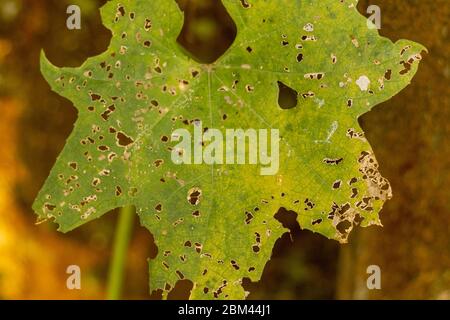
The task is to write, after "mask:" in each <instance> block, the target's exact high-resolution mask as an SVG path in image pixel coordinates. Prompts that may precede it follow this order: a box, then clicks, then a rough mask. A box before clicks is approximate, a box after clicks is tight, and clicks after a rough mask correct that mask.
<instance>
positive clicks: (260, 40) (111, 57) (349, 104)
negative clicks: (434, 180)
mask: <svg viewBox="0 0 450 320" xmlns="http://www.w3.org/2000/svg"><path fill="white" fill-rule="evenodd" d="M223 3H224V5H225V7H226V9H227V10H228V12H229V13H230V15H231V16H232V17H233V19H234V21H235V23H236V25H237V29H238V34H237V38H236V40H235V42H234V43H233V45H232V47H231V48H230V49H229V50H228V51H227V52H226V53H225V54H224V55H223V56H222V57H221V58H220V59H219V60H218V61H216V62H215V63H213V64H209V65H203V64H200V63H197V62H196V61H193V60H192V59H190V58H189V57H188V56H186V54H185V53H184V51H183V50H182V49H181V48H180V47H179V45H178V44H177V42H176V39H177V36H178V34H179V32H180V30H181V27H182V24H183V16H182V13H181V12H180V10H179V8H178V6H177V4H176V3H175V1H173V0H160V1H143V0H142V1H139V0H136V1H132V0H121V1H110V2H108V3H107V4H106V5H105V6H104V7H103V8H102V17H103V21H104V24H105V25H106V26H107V27H108V28H109V29H110V30H111V31H112V32H113V37H112V40H111V44H110V46H109V48H108V50H107V51H106V52H105V53H103V54H101V55H99V56H96V57H93V58H90V59H88V60H87V61H86V62H85V63H84V64H83V65H82V66H81V67H79V68H57V67H55V66H53V65H52V64H51V63H50V62H49V61H48V60H47V59H46V57H45V56H44V55H42V58H41V69H42V73H43V74H44V76H45V78H46V80H47V81H48V82H49V84H50V85H51V87H52V89H53V90H54V91H55V92H57V93H59V94H60V95H62V96H64V97H66V98H67V99H70V100H71V101H72V102H73V103H74V105H75V107H76V108H77V110H78V120H77V121H76V123H75V127H74V130H73V132H72V134H71V135H70V137H69V138H68V141H67V144H66V146H65V147H64V150H63V151H62V153H61V154H60V156H59V157H58V160H57V162H56V164H55V166H54V167H53V169H52V171H51V173H50V176H49V177H48V179H47V181H46V183H45V185H44V186H43V188H42V190H41V191H40V193H39V195H38V197H37V199H36V201H35V203H34V206H33V208H34V210H35V211H36V212H37V214H38V215H39V219H40V220H45V219H53V220H54V221H55V222H56V223H58V224H59V226H60V231H62V232H67V231H70V230H72V229H74V228H76V227H78V226H80V225H82V224H84V223H86V222H88V221H91V220H93V219H96V218H99V217H100V216H102V215H103V214H104V213H106V212H108V211H110V210H112V209H114V208H117V207H123V206H128V205H134V206H136V208H137V212H138V214H139V217H140V220H141V223H142V224H143V225H144V226H145V227H146V228H148V229H149V230H150V231H151V232H152V233H153V235H154V237H155V242H156V245H157V246H158V250H159V253H158V256H157V257H156V259H154V260H152V261H150V287H151V289H158V288H161V289H163V292H164V296H166V295H167V292H168V291H169V290H170V289H171V288H173V287H174V285H175V283H176V282H177V281H178V280H179V279H181V278H185V279H189V280H191V281H192V282H193V283H194V288H193V290H192V293H191V298H206V299H208V298H220V299H223V298H235V299H241V298H245V296H246V293H245V292H244V289H243V288H242V285H241V280H242V279H243V278H244V277H249V278H250V279H251V280H253V281H256V280H258V279H259V278H260V276H261V273H262V271H263V268H264V266H265V264H266V263H267V261H268V260H269V259H270V256H271V252H272V248H273V245H274V243H275V241H276V240H277V239H278V238H279V237H280V236H281V235H282V234H283V233H284V232H286V231H287V230H286V229H285V228H283V226H282V225H281V223H280V222H279V221H278V220H277V219H275V218H274V214H275V213H276V212H277V211H278V210H279V209H280V208H282V207H283V208H286V209H287V210H292V211H295V212H296V213H297V220H298V223H299V224H300V226H301V228H303V229H308V230H312V231H314V232H317V233H320V234H322V235H324V236H325V237H327V238H330V239H336V240H338V241H340V242H346V240H347V237H348V234H349V232H350V231H351V229H352V228H353V226H355V225H361V226H363V227H366V226H370V225H381V223H380V220H379V217H378V213H379V211H380V210H381V208H382V205H383V203H384V201H385V200H387V199H389V198H390V197H391V188H390V186H389V183H388V181H387V180H386V179H384V178H383V177H382V176H381V174H380V173H379V171H378V164H377V162H376V159H375V157H374V154H373V151H372V149H371V147H370V145H369V143H368V142H367V140H366V139H365V138H364V133H363V132H362V129H361V128H360V126H359V124H358V117H359V116H361V115H362V114H364V113H366V112H368V111H369V110H370V109H371V108H373V107H374V106H375V105H377V104H379V103H381V102H383V101H385V100H387V99H389V98H391V97H392V96H393V95H395V94H397V93H398V92H399V91H400V90H402V89H403V88H404V87H406V86H407V85H408V84H409V83H410V81H411V78H412V77H413V75H414V74H415V72H416V70H417V67H418V64H419V63H418V61H419V60H420V59H421V55H420V53H421V52H422V51H423V50H425V48H424V47H423V46H421V45H419V44H416V43H413V42H411V41H405V40H400V41H398V42H396V43H392V42H391V41H390V40H388V39H386V38H383V37H381V36H379V34H378V32H377V30H371V29H369V28H368V27H367V22H366V21H367V20H366V18H365V17H363V16H362V15H360V14H359V13H358V12H357V9H356V4H357V1H355V0H352V1H350V0H343V1H336V0H320V1H319V0H297V1H292V0H278V1H262V0H261V1H255V0H254V1H252V0H245V1H242V0H241V1H240V0H224V1H223ZM279 85H285V86H288V87H290V88H292V89H293V90H295V91H296V92H297V93H298V97H297V100H298V101H297V105H296V106H295V107H293V108H289V109H283V108H281V107H280V106H279V105H278V98H279V97H278V95H279ZM194 120H201V121H202V124H203V126H204V127H208V128H216V129H220V130H222V131H223V132H225V130H226V129H238V128H242V129H249V128H253V129H279V130H280V142H279V148H280V150H279V155H280V162H279V170H278V172H277V173H276V174H275V175H261V172H260V169H261V167H262V166H261V165H231V164H224V165H221V164H214V165H207V164H198V165H176V164H174V163H173V162H172V160H171V148H174V147H175V145H176V144H177V143H178V142H175V141H171V140H170V137H171V135H172V133H173V132H174V131H175V130H177V129H180V128H183V129H187V130H189V131H190V132H194V127H195V126H196V123H197V122H196V121H194ZM167 140H168V141H167ZM192 194H193V195H192ZM190 195H191V196H195V199H192V198H189V196H190Z"/></svg>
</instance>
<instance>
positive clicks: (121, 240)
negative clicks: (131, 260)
mask: <svg viewBox="0 0 450 320" xmlns="http://www.w3.org/2000/svg"><path fill="white" fill-rule="evenodd" d="M133 218H134V207H132V206H128V207H124V208H122V209H120V212H119V219H118V222H117V226H116V231H115V235H114V247H113V256H112V259H111V262H110V267H109V275H108V283H107V289H106V299H107V300H118V299H120V296H121V293H122V286H123V279H124V270H125V265H126V256H127V251H128V245H129V243H130V238H131V233H132V230H133Z"/></svg>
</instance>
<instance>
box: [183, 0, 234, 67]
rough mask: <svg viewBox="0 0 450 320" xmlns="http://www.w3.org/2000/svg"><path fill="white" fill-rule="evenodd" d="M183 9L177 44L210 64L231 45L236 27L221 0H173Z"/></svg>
mask: <svg viewBox="0 0 450 320" xmlns="http://www.w3.org/2000/svg"><path fill="white" fill-rule="evenodd" d="M176 2H177V3H178V5H179V7H180V8H181V10H182V11H183V12H184V25H183V28H182V30H181V33H180V35H179V36H178V39H177V41H178V43H179V44H180V45H181V46H182V47H183V48H184V50H185V51H186V54H188V55H190V56H191V57H192V58H193V59H195V60H197V61H198V62H201V63H208V64H209V63H213V62H214V61H216V60H217V59H218V58H219V57H220V56H222V55H223V54H224V53H225V51H227V50H228V48H229V47H230V46H231V45H232V44H233V41H234V39H236V34H237V28H236V24H235V23H234V21H233V19H232V18H231V16H230V15H229V13H228V12H227V10H226V8H225V7H224V5H223V3H222V1H217V0H176Z"/></svg>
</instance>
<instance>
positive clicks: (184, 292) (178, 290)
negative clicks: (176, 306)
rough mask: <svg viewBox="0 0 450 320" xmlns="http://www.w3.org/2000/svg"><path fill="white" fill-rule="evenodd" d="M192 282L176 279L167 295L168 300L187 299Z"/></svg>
mask: <svg viewBox="0 0 450 320" xmlns="http://www.w3.org/2000/svg"><path fill="white" fill-rule="evenodd" d="M193 287H194V283H193V282H192V281H190V280H178V281H177V283H176V284H175V287H174V288H173V289H172V291H170V292H169V293H168V295H167V299H168V300H188V299H189V296H190V295H191V290H192V288H193Z"/></svg>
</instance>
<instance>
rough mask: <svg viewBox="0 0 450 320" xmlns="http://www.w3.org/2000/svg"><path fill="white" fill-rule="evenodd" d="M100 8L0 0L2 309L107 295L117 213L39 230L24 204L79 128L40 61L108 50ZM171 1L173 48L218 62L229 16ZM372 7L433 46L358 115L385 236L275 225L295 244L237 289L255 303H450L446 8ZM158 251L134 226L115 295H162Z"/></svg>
mask: <svg viewBox="0 0 450 320" xmlns="http://www.w3.org/2000/svg"><path fill="white" fill-rule="evenodd" d="M149 1H156V0H149ZM174 1H175V0H174ZM273 1H276V0H273ZM105 2H106V0H69V1H67V0H40V1H35V0H0V299H103V298H105V287H106V281H107V274H108V265H109V261H110V258H111V251H112V250H111V248H112V243H113V236H114V229H115V224H116V219H117V212H112V213H110V214H108V215H105V216H104V217H103V218H102V219H99V220H97V221H94V222H91V223H89V224H87V225H85V226H83V227H81V228H79V229H77V230H76V231H73V232H70V233H69V234H66V235H64V234H60V233H58V232H57V231H56V227H55V225H52V224H41V225H35V215H34V214H33V212H32V210H31V208H30V207H31V204H32V202H33V200H34V198H35V196H36V194H37V192H38V191H39V189H40V188H41V186H42V184H43V183H44V180H45V178H46V176H47V175H48V173H49V171H50V169H51V167H52V166H53V163H54V161H55V159H56V157H57V155H58V153H59V152H60V151H61V149H62V147H63V146H64V143H65V139H66V138H67V137H68V135H69V133H70V131H71V129H72V125H73V123H74V121H75V119H76V111H75V108H74V107H73V106H72V104H71V103H70V101H68V100H65V99H64V98H62V97H60V96H58V95H57V94H55V93H53V92H51V91H50V87H49V86H48V84H47V83H46V82H45V81H44V79H43V78H42V76H41V74H40V71H39V52H40V50H41V49H44V50H45V52H46V53H47V56H48V57H49V59H50V61H52V62H53V63H54V64H56V65H58V66H79V65H81V63H82V62H83V61H84V60H85V59H86V58H87V57H89V56H93V55H97V54H99V53H101V52H103V51H104V50H105V49H106V48H107V46H108V43H109V40H110V37H111V34H110V32H109V31H108V30H107V29H105V28H104V27H103V26H102V24H101V20H100V16H99V11H98V8H99V7H100V6H101V5H102V4H104V3H105ZM178 3H179V5H180V7H181V8H182V9H183V11H184V13H185V17H186V22H185V26H184V28H183V31H182V33H181V34H180V38H179V43H180V44H181V45H182V46H183V47H185V49H186V50H187V51H189V52H191V54H192V55H193V56H195V57H196V59H197V60H199V61H203V62H211V61H214V60H215V59H216V58H217V57H218V56H220V55H221V54H222V53H223V52H225V50H226V49H227V48H228V47H229V45H230V44H231V43H232V41H233V39H234V36H235V34H236V29H235V26H234V23H233V21H232V19H231V18H230V17H229V15H228V14H227V13H226V12H225V10H224V8H223V6H222V5H221V2H220V1H217V0H178ZM70 4H76V5H79V6H80V7H81V12H82V29H81V30H72V31H71V30H68V29H67V28H66V18H67V14H66V8H67V6H68V5H70ZM371 4H376V5H378V6H380V8H381V14H382V29H381V30H380V33H381V34H382V35H384V36H387V37H389V38H390V39H392V40H394V41H395V40H397V39H400V38H405V39H409V40H413V41H416V42H420V43H422V44H424V45H425V46H426V47H427V48H428V49H429V54H428V55H426V57H425V58H424V60H423V61H422V63H421V65H420V68H419V72H418V73H417V75H416V77H415V78H414V79H413V82H412V84H411V85H410V86H409V87H407V88H406V89H405V90H403V91H402V92H401V93H400V94H399V95H397V96H396V97H394V98H393V99H391V100H390V101H388V102H386V103H384V104H382V105H379V106H377V107H376V108H375V109H374V110H373V111H372V112H370V113H368V114H366V115H364V116H363V117H362V118H361V119H360V122H361V125H362V127H363V128H364V130H365V132H366V135H367V137H368V139H369V141H370V143H371V145H372V147H373V149H374V150H375V153H376V156H377V159H378V161H379V163H380V167H381V172H382V173H383V175H384V176H385V177H387V178H388V179H389V180H390V182H391V184H392V187H393V191H394V198H393V199H392V200H390V201H388V202H387V203H386V205H385V207H384V209H383V211H382V212H381V219H382V222H383V224H384V228H382V229H381V228H377V227H372V228H367V229H358V230H357V231H356V232H355V231H354V232H353V234H352V236H351V237H350V244H348V245H342V246H341V245H339V244H338V243H337V242H334V241H331V240H327V239H325V238H324V237H322V236H319V235H314V234H312V233H311V232H308V231H300V229H299V227H298V225H296V224H295V223H294V222H293V221H289V219H288V220H287V221H284V223H285V224H286V225H287V226H288V227H289V228H290V229H291V234H285V235H284V236H283V237H282V238H281V239H280V240H279V241H278V242H277V243H276V246H275V248H274V252H273V258H272V260H271V261H270V262H269V263H268V264H267V266H266V268H265V271H264V274H263V277H262V280H261V281H260V282H258V283H251V282H250V281H244V286H245V287H246V288H247V289H248V290H250V291H251V294H250V296H249V298H250V299H355V298H356V299H450V196H449V195H450V149H449V146H450V144H449V141H448V138H449V136H450V122H449V116H450V103H449V102H450V101H449V93H450V92H449V73H450V68H449V64H448V61H449V58H450V52H449V51H450V50H449V43H450V41H449V36H448V22H449V20H450V2H449V1H448V0H378V1H366V0H361V1H360V3H359V6H358V7H359V10H360V12H361V13H362V14H364V15H366V16H368V14H366V9H367V7H368V6H369V5H371ZM299 14H301V13H299ZM156 254H157V248H156V246H155V245H154V243H153V237H152V235H151V234H150V233H149V232H148V231H147V230H146V229H144V228H142V227H140V226H139V223H138V221H137V219H136V221H135V226H134V230H133V237H132V241H131V244H130V249H129V251H128V257H127V266H126V280H125V286H124V293H123V298H125V299H158V298H159V296H158V292H154V293H153V294H151V295H150V293H149V292H148V269H147V258H148V257H149V258H152V257H155V256H156ZM71 264H76V265H79V266H80V267H81V270H82V290H68V289H67V288H66V279H67V276H68V275H67V274H66V268H67V266H69V265H71ZM369 265H379V266H380V268H381V271H382V289H381V290H371V291H369V290H367V288H366V279H367V276H368V275H367V274H366V268H367V266H369ZM185 294H186V292H183V290H180V292H174V293H173V294H172V295H171V297H174V298H182V297H184V295H185Z"/></svg>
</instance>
